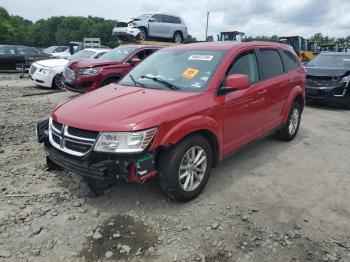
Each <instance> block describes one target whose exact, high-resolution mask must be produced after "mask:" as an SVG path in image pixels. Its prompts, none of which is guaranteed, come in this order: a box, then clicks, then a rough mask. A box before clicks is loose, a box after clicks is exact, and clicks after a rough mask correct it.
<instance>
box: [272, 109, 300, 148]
mask: <svg viewBox="0 0 350 262" xmlns="http://www.w3.org/2000/svg"><path fill="white" fill-rule="evenodd" d="M300 119H301V106H300V104H299V103H298V102H294V103H293V105H292V106H291V109H290V111H289V115H288V120H287V124H286V125H284V127H283V128H282V129H280V130H278V131H277V137H278V138H279V139H280V140H283V141H291V140H293V139H294V138H295V137H296V135H297V133H298V130H299V126H300Z"/></svg>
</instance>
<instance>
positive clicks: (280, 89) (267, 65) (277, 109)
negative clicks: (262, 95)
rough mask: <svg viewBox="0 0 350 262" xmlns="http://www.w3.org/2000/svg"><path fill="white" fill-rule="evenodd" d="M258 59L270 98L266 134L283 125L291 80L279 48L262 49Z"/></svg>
mask: <svg viewBox="0 0 350 262" xmlns="http://www.w3.org/2000/svg"><path fill="white" fill-rule="evenodd" d="M258 58H259V64H260V68H261V71H262V78H263V79H262V80H263V81H264V84H265V86H266V92H267V93H266V97H267V98H268V105H267V111H266V117H265V124H264V132H267V131H269V130H271V129H273V128H275V127H277V126H279V125H280V124H281V121H282V110H283V106H284V104H285V103H286V101H287V98H288V94H289V92H290V89H289V81H290V79H289V78H288V75H287V74H285V72H284V68H283V62H282V57H281V54H280V52H279V50H278V49H277V48H271V47H269V48H260V49H259V56H258Z"/></svg>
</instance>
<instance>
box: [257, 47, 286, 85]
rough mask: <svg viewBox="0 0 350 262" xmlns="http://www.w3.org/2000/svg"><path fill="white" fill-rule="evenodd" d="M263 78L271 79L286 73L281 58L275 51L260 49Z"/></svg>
mask: <svg viewBox="0 0 350 262" xmlns="http://www.w3.org/2000/svg"><path fill="white" fill-rule="evenodd" d="M260 54H261V68H262V71H263V78H264V79H270V78H273V77H275V76H278V75H281V74H283V73H284V70H283V64H282V59H281V56H280V55H279V53H278V51H277V50H275V49H260Z"/></svg>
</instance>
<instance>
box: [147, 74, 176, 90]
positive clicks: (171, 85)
mask: <svg viewBox="0 0 350 262" xmlns="http://www.w3.org/2000/svg"><path fill="white" fill-rule="evenodd" d="M141 78H146V79H151V80H153V81H154V82H157V83H160V84H162V85H164V86H166V87H168V88H170V89H172V90H179V89H180V88H179V87H177V86H175V85H173V84H172V83H170V82H168V81H166V80H164V79H161V78H159V77H156V76H145V75H142V76H141Z"/></svg>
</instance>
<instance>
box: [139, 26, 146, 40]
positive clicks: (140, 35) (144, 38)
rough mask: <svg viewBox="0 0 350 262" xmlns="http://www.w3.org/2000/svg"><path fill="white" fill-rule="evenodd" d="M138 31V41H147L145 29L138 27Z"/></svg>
mask: <svg viewBox="0 0 350 262" xmlns="http://www.w3.org/2000/svg"><path fill="white" fill-rule="evenodd" d="M139 29H140V34H139V39H140V40H141V41H145V40H147V38H148V32H147V29H146V28H144V27H140V28H139Z"/></svg>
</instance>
